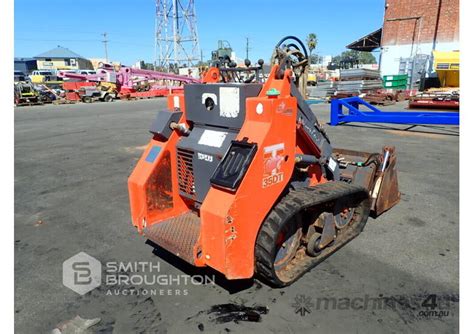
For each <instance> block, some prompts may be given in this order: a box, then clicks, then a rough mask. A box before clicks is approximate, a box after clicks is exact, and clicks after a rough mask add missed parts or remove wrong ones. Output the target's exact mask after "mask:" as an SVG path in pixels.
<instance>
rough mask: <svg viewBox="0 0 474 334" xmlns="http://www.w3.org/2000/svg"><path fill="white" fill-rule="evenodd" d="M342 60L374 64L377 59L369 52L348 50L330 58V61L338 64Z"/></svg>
mask: <svg viewBox="0 0 474 334" xmlns="http://www.w3.org/2000/svg"><path fill="white" fill-rule="evenodd" d="M341 61H343V62H353V63H358V64H376V63H377V60H376V59H375V57H374V55H373V54H372V53H370V52H364V51H355V50H348V51H344V52H342V53H341V54H340V55H338V56H335V57H333V58H332V62H333V63H336V64H339V63H340V62H341Z"/></svg>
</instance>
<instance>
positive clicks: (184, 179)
mask: <svg viewBox="0 0 474 334" xmlns="http://www.w3.org/2000/svg"><path fill="white" fill-rule="evenodd" d="M193 154H194V152H193V151H190V150H185V149H181V148H178V149H177V164H178V183H179V190H180V191H181V192H183V193H185V194H188V195H190V196H192V197H194V195H195V193H196V189H195V187H194V170H193Z"/></svg>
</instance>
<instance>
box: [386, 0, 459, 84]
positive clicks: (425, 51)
mask: <svg viewBox="0 0 474 334" xmlns="http://www.w3.org/2000/svg"><path fill="white" fill-rule="evenodd" d="M433 50H437V51H453V50H459V0H386V1H385V15H384V24H383V29H382V38H381V59H380V69H381V72H382V75H389V74H397V73H399V72H402V70H403V68H402V67H403V66H404V65H403V63H404V62H406V61H407V59H408V60H409V59H416V61H418V59H419V60H420V61H426V70H427V73H428V74H431V73H432V72H433V68H432V66H433V57H432V51H433Z"/></svg>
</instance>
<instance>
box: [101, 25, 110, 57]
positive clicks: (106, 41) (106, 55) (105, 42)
mask: <svg viewBox="0 0 474 334" xmlns="http://www.w3.org/2000/svg"><path fill="white" fill-rule="evenodd" d="M102 36H104V40H103V41H102V43H104V48H105V62H106V63H108V62H109V54H108V52H107V43H108V41H109V40H108V39H107V33H106V32H104V33H103V34H102Z"/></svg>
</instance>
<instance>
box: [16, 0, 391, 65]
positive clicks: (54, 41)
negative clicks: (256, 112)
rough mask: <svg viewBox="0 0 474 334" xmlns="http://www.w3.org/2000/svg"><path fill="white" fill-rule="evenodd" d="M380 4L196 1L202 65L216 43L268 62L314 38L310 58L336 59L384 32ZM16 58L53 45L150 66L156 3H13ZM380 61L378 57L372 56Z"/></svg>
mask: <svg viewBox="0 0 474 334" xmlns="http://www.w3.org/2000/svg"><path fill="white" fill-rule="evenodd" d="M384 3H385V1H384V0H333V1H329V0H312V1H311V0H299V1H291V0H286V1H285V0H253V1H252V0H239V1H222V0H220V1H217V0H195V10H196V16H197V30H198V35H199V42H200V46H201V49H202V51H203V57H204V60H207V59H210V58H211V51H212V50H215V49H216V48H217V41H218V40H220V39H223V40H227V41H229V43H230V44H231V46H232V48H233V49H234V51H235V52H236V53H237V56H238V57H239V58H245V44H246V38H247V37H248V38H249V45H250V51H249V58H250V59H251V60H252V61H253V62H255V61H256V60H258V59H259V58H262V59H264V60H265V61H268V59H269V58H270V56H271V53H272V50H273V47H274V46H275V44H276V43H277V42H278V41H279V40H280V39H281V38H282V37H284V36H286V35H294V36H297V37H299V38H300V39H302V40H303V41H304V40H305V39H306V36H307V35H308V34H309V33H316V35H317V36H318V45H317V47H316V50H315V53H317V54H319V55H322V56H324V55H333V56H335V55H337V54H340V53H341V52H342V51H344V50H346V49H345V46H346V45H347V44H349V43H351V42H353V41H355V40H357V39H358V38H360V37H362V36H364V35H366V34H368V33H370V32H372V31H375V30H377V29H378V28H380V27H381V26H382V22H383V12H384ZM14 26H15V47H14V51H15V57H34V56H36V55H38V54H40V53H42V52H45V51H48V50H50V49H53V48H55V47H56V46H58V45H61V46H64V47H67V48H69V49H70V50H72V51H74V52H76V53H78V54H80V55H82V56H83V57H86V58H105V51H104V44H103V43H102V42H101V40H102V39H103V36H101V34H102V33H104V32H107V38H108V39H109V43H108V54H109V59H111V60H113V61H120V62H121V63H122V64H125V65H131V64H134V63H135V62H137V61H138V60H145V61H146V62H150V63H152V62H153V58H154V27H155V1H154V0H127V1H125V0H115V1H101V0H81V1H65V0H61V1H59V0H47V1H38V0H15V23H14ZM376 58H378V57H376Z"/></svg>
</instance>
